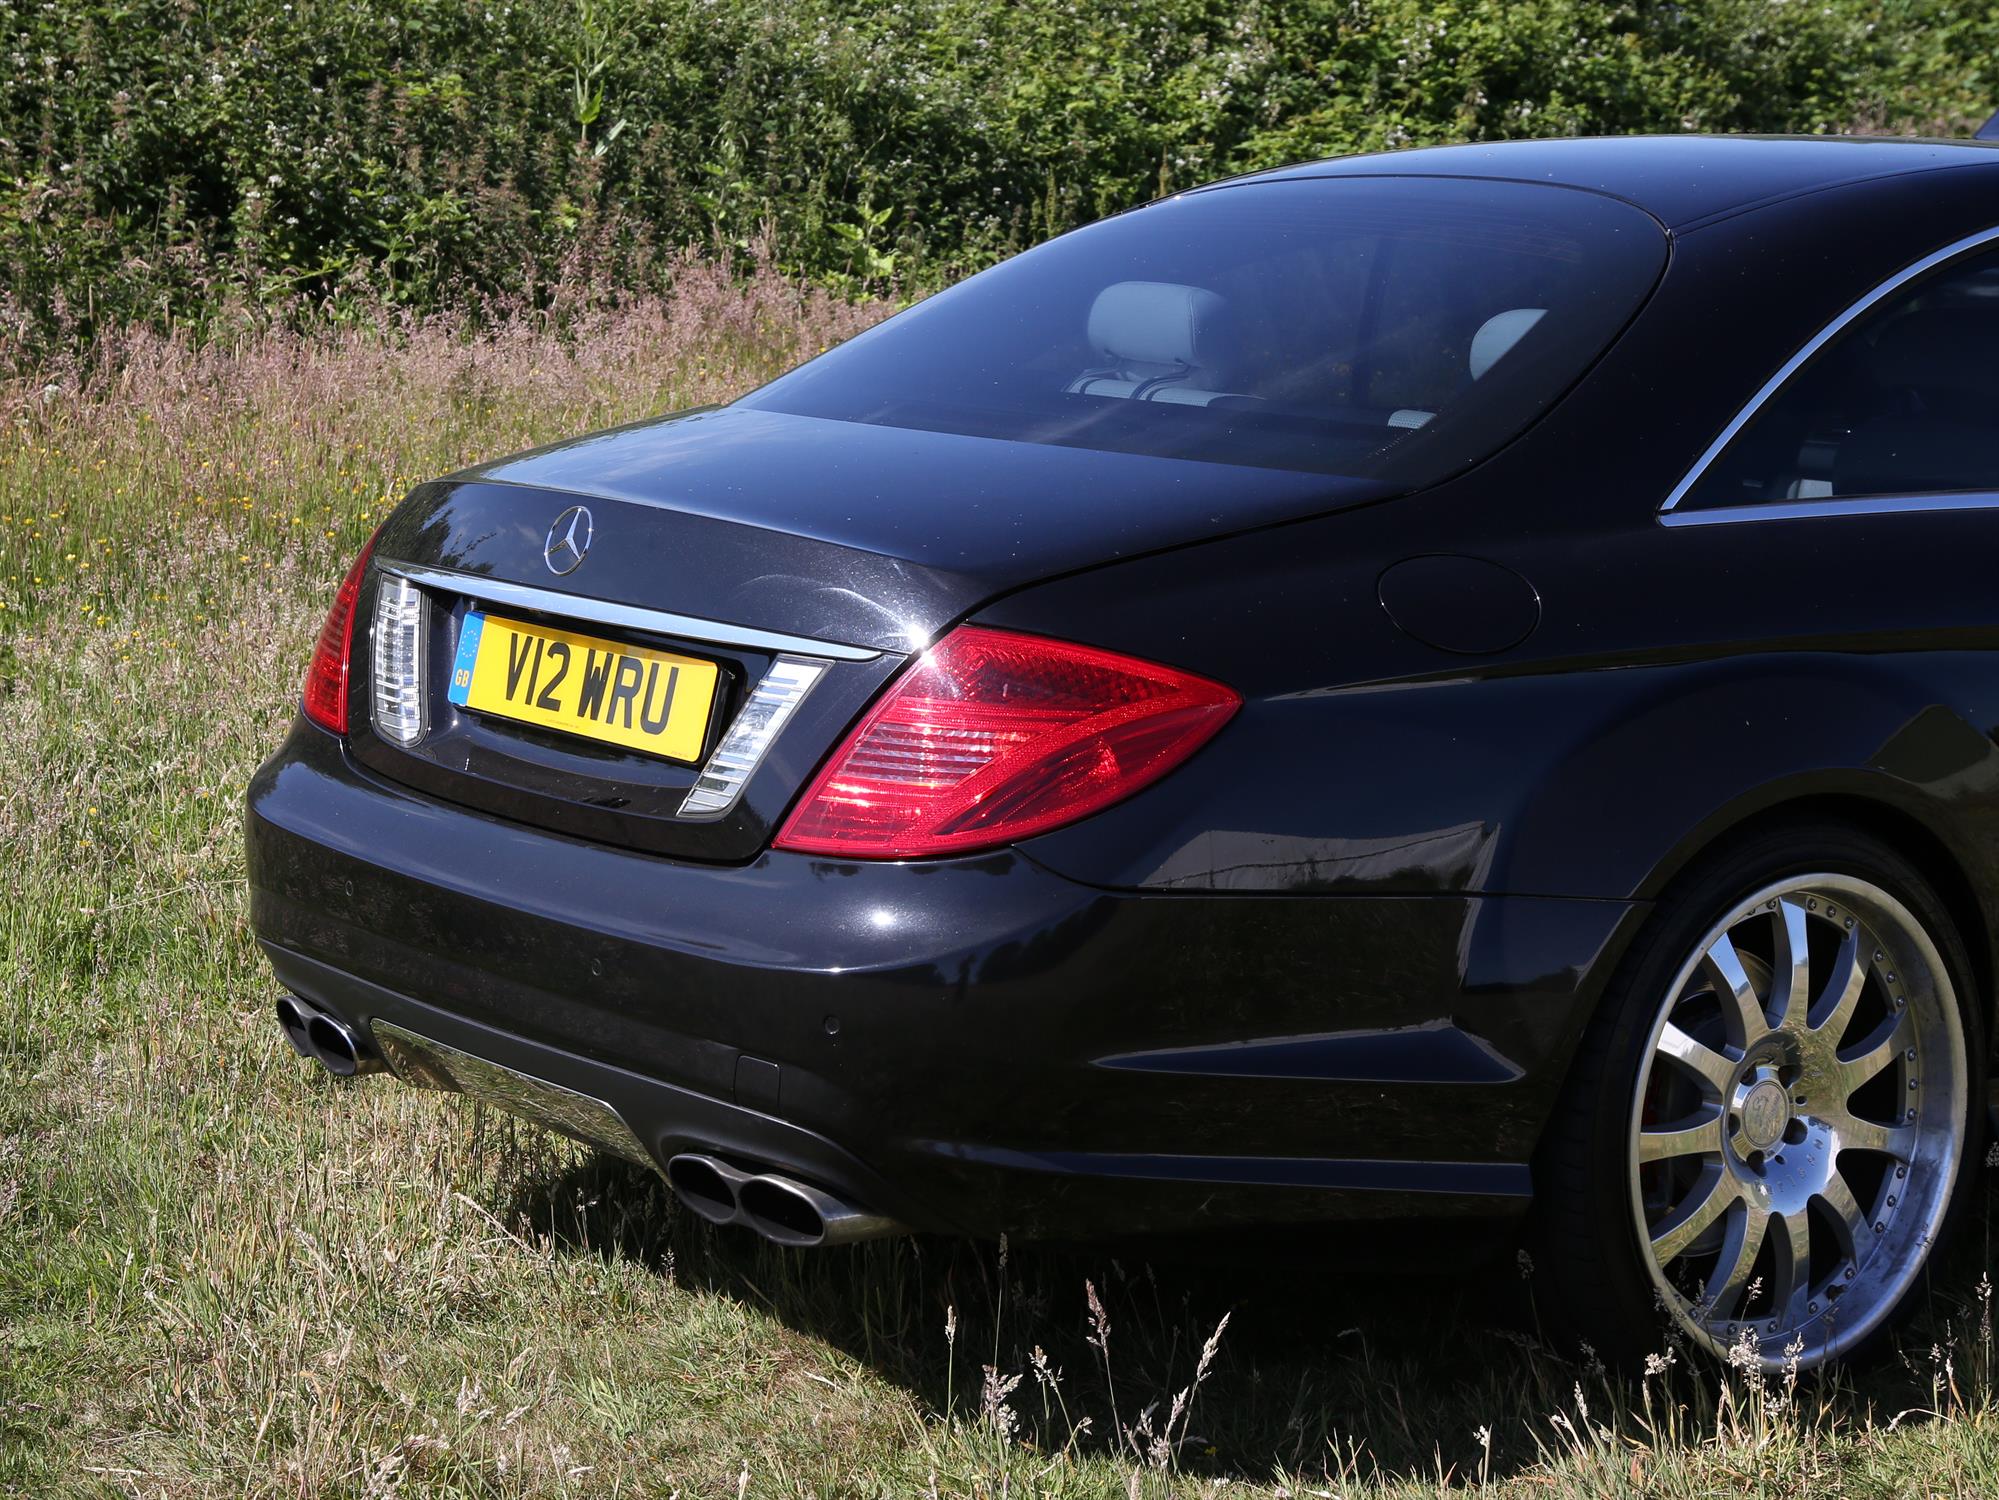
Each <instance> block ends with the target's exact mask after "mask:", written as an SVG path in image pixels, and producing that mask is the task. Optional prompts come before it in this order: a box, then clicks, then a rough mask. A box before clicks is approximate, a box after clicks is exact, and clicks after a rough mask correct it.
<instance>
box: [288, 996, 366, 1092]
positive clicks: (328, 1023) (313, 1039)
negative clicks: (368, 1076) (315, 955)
mask: <svg viewBox="0 0 1999 1500" xmlns="http://www.w3.org/2000/svg"><path fill="white" fill-rule="evenodd" d="M276 1011H277V1017H278V1028H279V1029H280V1030H281V1031H283V1032H284V1034H285V1040H286V1041H288V1042H290V1043H291V1044H292V1050H293V1051H295V1052H296V1053H298V1055H299V1056H300V1057H309V1058H311V1059H312V1060H313V1061H314V1062H316V1063H318V1064H319V1065H320V1066H321V1067H322V1068H324V1069H326V1071H327V1072H329V1073H332V1074H334V1075H335V1076H336V1077H340V1078H353V1077H355V1076H357V1075H358V1074H362V1073H376V1072H380V1071H381V1068H382V1056H381V1054H380V1053H379V1052H377V1051H376V1050H375V1049H374V1048H373V1047H372V1046H370V1045H369V1044H368V1042H367V1041H366V1040H364V1039H363V1038H362V1036H361V1034H360V1033H359V1032H358V1031H356V1030H355V1029H354V1028H353V1027H352V1026H350V1025H348V1024H347V1023H346V1022H345V1021H343V1020H341V1019H340V1017H338V1016H336V1015H334V1014H333V1012H331V1011H329V1010H322V1009H321V1008H320V1007H319V1006H317V1005H314V1004H313V1003H312V1002H311V1001H310V1000H307V999H305V998H303V997H302V996H299V995H289V994H287V995H280V996H278V1000H277V1006H276Z"/></svg>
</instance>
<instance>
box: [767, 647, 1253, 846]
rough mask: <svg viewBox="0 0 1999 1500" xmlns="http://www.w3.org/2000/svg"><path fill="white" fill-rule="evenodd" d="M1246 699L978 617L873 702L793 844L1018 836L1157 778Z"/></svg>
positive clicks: (808, 795)
mask: <svg viewBox="0 0 1999 1500" xmlns="http://www.w3.org/2000/svg"><path fill="white" fill-rule="evenodd" d="M1241 703H1242V699H1241V697H1240V696H1238V695H1237V694H1236V693H1235V692H1233V691H1232V690H1231V689H1229V688H1226V687H1223V686H1222V685H1221V684H1220V683H1218V682H1210V681H1209V680H1208V679H1207V678H1205V677H1195V676H1193V675H1191V674H1190V673H1186V672H1177V671H1175V670H1174V669H1173V668H1171V667H1162V666H1158V665H1156V664H1154V663H1152V662H1146V661H1135V660H1133V659H1132V658H1131V657H1128V656H1119V655H1117V654H1115V653H1114V652H1110V651H1099V650H1096V649H1095V648H1094V647H1090V646H1075V645H1070V644H1069V643H1068V642H1066V641H1051V640H1047V639H1045V638H1043V637H1041V636H1034V635H1016V634H1014V633H1013V632H1012V631H1007V630H988V629H984V628H982V627H979V626H971V625H968V626H965V627H963V628H961V629H958V630H954V631H952V632H951V633H950V634H949V635H947V636H946V637H944V639H943V640H942V641H939V642H938V643H937V645H935V646H934V647H932V648H931V649H930V651H929V652H928V653H926V654H925V655H924V657H923V659H922V660H921V661H919V662H917V663H916V664H915V666H913V667H911V668H910V669H909V670H908V671H907V672H906V673H905V674H904V675H903V676H902V677H901V678H900V679H899V680H898V681H897V682H896V683H895V685H894V686H893V687H891V688H890V689H889V691H888V693H887V694H886V695H885V696H884V697H883V698H882V700H881V701H880V702H879V703H877V704H876V705H875V706H874V707H873V708H872V709H870V710H869V711H868V714H867V716H866V717H865V718H863V719H862V720H861V722H860V723H859V725H857V726H856V727H855V729H854V731H853V733H852V734H850V735H848V736H847V740H846V743H845V744H843V745H841V746H840V748H839V749H838V750H837V751H835V752H834V754H833V758H832V759H831V760H830V761H828V762H827V763H826V765H825V767H824V768H823V769H822V770H821V771H820V772H819V775H818V776H817V777H816V778H814V780H813V782H812V785H811V786H810V787H808V788H807V789H806V792H805V796H804V798H803V800H801V801H800V802H799V804H798V807H797V809H796V810H795V811H793V813H792V815H791V817H790V819H789V820H788V821H787V822H786V823H785V825H784V827H783V829H782V830H781V831H780V832H779V833H778V836H777V847H778V848H780V849H793V850H798V851H800V852H803V853H808V854H836V855H841V856H843V857H845V858H849V859H908V858H912V857H915V856H918V855H926V854H959V853H964V852H965V851H967V850H971V849H986V848H991V847H993V846H994V845H996V844H1006V843H1011V842H1012V841H1013V840H1015V839H1021V838H1025V837H1027V836H1028V835H1029V834H1033V833H1040V832H1042V831H1044V830H1046V829H1049V828H1054V827H1056V826H1057V825H1058V824H1062V823H1072V822H1074V821H1075V820H1076V819H1078V818H1081V817H1084V816H1086V815H1087V814H1089V813H1093V812H1096V811H1097V810H1098V809H1099V808H1103V807H1107V806H1109V805H1110V804H1111V803H1113V802H1116V801H1118V800H1119V799H1120V798H1123V797H1128V796H1130V795H1131V794H1132V793H1133V792H1135V791H1137V790H1138V789H1139V788H1140V787H1142V786H1146V785H1148V784H1150V783H1151V782H1154V781H1157V780H1158V779H1159V778H1160V777H1161V776H1164V775H1165V774H1166V773H1167V772H1168V771H1170V770H1172V769H1173V768H1174V767H1175V766H1177V765H1179V764H1180V763H1181V762H1182V761H1184V760H1185V759H1186V758H1187V757H1188V756H1190V755H1192V754H1193V753H1194V752H1195V751H1196V750H1198V749H1199V748H1200V747H1201V746H1202V745H1203V744H1205V743H1206V742H1207V740H1208V739H1209V737H1210V736H1212V735H1213V734H1214V733H1215V731H1216V730H1218V729H1220V728H1221V727H1222V725H1224V724H1225V723H1227V722H1228V719H1229V716H1230V715H1231V714H1233V713H1234V712H1235V711H1236V709H1237V708H1238V707H1240V706H1241Z"/></svg>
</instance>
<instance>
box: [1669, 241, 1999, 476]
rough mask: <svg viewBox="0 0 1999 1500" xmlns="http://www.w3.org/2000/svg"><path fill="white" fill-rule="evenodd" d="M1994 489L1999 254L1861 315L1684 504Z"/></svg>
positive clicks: (1997, 469) (1998, 457)
mask: <svg viewBox="0 0 1999 1500" xmlns="http://www.w3.org/2000/svg"><path fill="white" fill-rule="evenodd" d="M1963 490H1974V491H1978V490H1992V491H1999V252H1988V253H1984V254H1980V255H1976V256H1974V257H1972V258H1970V259H1967V260H1961V261H1958V262H1956V263H1955V264H1953V265H1950V266H1947V267H1945V268H1944V269H1943V270H1941V271H1938V272H1936V273H1935V274H1933V275H1931V276H1929V277H1927V278H1925V279H1924V280H1922V281H1919V282H1917V283H1916V284H1915V285H1914V286H1913V287H1911V288H1909V289H1907V290H1904V291H1901V292H1898V293H1895V294H1893V295H1891V296H1889V297H1888V298H1886V299H1885V300H1884V301H1883V302H1882V303H1881V304H1880V305H1879V306H1876V307H1874V308H1872V309H1870V310H1869V311H1868V312H1867V313H1865V314H1864V315H1862V316H1861V317H1860V318H1858V319H1856V320H1855V321H1854V322H1853V323H1852V324H1850V325H1849V326H1848V327H1846V328H1845V329H1843V330H1841V332H1840V333H1839V334H1837V335H1836V336H1835V337H1834V338H1832V339H1831V340H1829V341H1828V342H1827V343H1826V344H1825V346H1824V347H1822V348H1821V349H1819V350H1818V351H1817V353H1816V354H1814V355H1813V356H1812V358H1811V359H1810V360H1809V361H1808V362H1807V363H1806V364H1805V365H1804V366H1803V367H1802V368H1801V369H1800V370H1799V372H1798V373H1797V374H1796V375H1794V376H1793V377H1792V378H1791V380H1790V382H1789V383H1788V384H1786V385H1784V386H1783V387H1781V388H1780V389H1779V390H1778V391H1777V393H1776V394H1775V395H1774V396H1772V397H1771V398H1770V399H1769V400H1768V401H1766V402H1765V403H1764V404H1763V406H1762V407H1761V409H1760V410H1758V411H1757V413H1756V414H1755V416H1753V417H1752V418H1751V419H1750V420H1749V421H1748V422H1747V423H1746V424H1745V425H1744V426H1743V428H1742V430H1741V431H1740V432H1738V433H1737V434H1736V435H1735V437H1734V438H1733V440H1731V441H1730V443H1729V444H1728V446H1727V447H1726V448H1724V449H1723V450H1722V451H1721V453H1720V455H1719V456H1718V457H1717V458H1716V459H1715V460H1714V462H1713V463H1711V464H1710V465H1709V466H1708V467H1707V469H1706V470H1705V471H1704V472H1703V473H1702V474H1701V475H1700V477H1699V478H1698V479H1696V480H1695V481H1694V484H1693V486H1692V487H1691V488H1690V489H1689V490H1688V491H1687V493H1686V495H1685V496H1684V497H1683V498H1682V499H1681V501H1680V503H1679V508H1680V509H1682V510H1692V509H1709V508H1713V507H1716V506H1734V505H1756V504H1761V503H1764V502H1767V501H1781V500H1814V499H1841V498H1851V497H1857V496H1863V495H1924V494H1938V493H1948V492H1951V491H1963Z"/></svg>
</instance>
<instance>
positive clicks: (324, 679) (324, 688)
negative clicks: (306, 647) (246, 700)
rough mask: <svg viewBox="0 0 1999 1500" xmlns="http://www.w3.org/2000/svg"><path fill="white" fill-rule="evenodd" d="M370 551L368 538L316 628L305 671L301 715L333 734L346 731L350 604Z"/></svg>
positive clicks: (351, 624)
mask: <svg viewBox="0 0 1999 1500" xmlns="http://www.w3.org/2000/svg"><path fill="white" fill-rule="evenodd" d="M374 550H375V538H374V537H372V536H371V537H369V538H368V542H367V545H366V546H364V547H362V549H361V555H360V556H359V557H357V558H355V559H354V566H353V567H351V568H349V569H348V570H347V576H346V577H345V578H343V579H342V580H341V581H340V589H339V592H337V593H336V594H334V596H333V608H331V609H329V610H328V611H327V612H326V623H325V624H324V625H322V626H320V627H319V645H318V646H317V647H315V648H314V650H313V653H312V665H311V666H309V667H307V668H306V669H305V716H306V717H307V718H308V719H310V720H312V722H313V723H315V724H317V725H318V726H319V727H320V728H321V729H330V730H332V731H333V732H334V733H335V734H345V733H346V732H347V667H348V663H349V662H350V661H351V660H352V658H353V655H354V604H355V601H356V600H357V599H359V598H360V597H361V575H362V574H363V573H365V572H366V571H367V570H368V554H369V553H371V552H373V551H374Z"/></svg>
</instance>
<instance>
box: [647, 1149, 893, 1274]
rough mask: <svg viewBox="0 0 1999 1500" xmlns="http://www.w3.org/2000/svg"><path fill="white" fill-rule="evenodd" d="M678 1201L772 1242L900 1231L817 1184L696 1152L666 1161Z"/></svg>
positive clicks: (844, 1239)
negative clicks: (746, 1168)
mask: <svg viewBox="0 0 1999 1500" xmlns="http://www.w3.org/2000/svg"><path fill="white" fill-rule="evenodd" d="M666 1180H667V1182H668V1184H670V1185H671V1186H672V1188H673V1191H674V1193H675V1194H676V1195H677V1196H678V1197H679V1199H680V1201H681V1202H682V1203H684V1204H686V1205H687V1206H688V1207H689V1208H690V1209H692V1210H693V1211H694V1212H695V1213H697V1214H699V1215H700V1216H701V1217H702V1218H704V1219H706V1220H707V1221H708V1222H709V1223H711V1224H741V1225H743V1226H745V1227H746V1228H749V1229H754V1230H755V1231H756V1232H757V1233H758V1234H760V1235H762V1236H763V1237H764V1238H765V1239H767V1240H769V1241H770V1242H771V1243H772V1244H774V1245H785V1246H788V1247H791V1248H793V1249H801V1250H804V1249H813V1248H816V1247H817V1246H820V1245H850V1244H853V1243H855V1242H856V1241H859V1240H873V1239H881V1238H883V1237H885V1236H888V1235H893V1234H901V1233H903V1232H904V1231H903V1228H902V1226H901V1225H900V1224H898V1223H896V1222H895V1221H894V1220H893V1219H887V1218H883V1217H882V1216H881V1215H880V1214H873V1213H869V1212H867V1211H866V1210H865V1209H859V1208H856V1207H854V1206H853V1205H852V1204H850V1203H846V1202H844V1201H842V1200H841V1199H839V1198H836V1197H835V1196H834V1195H833V1194H831V1193H829V1192H827V1191H825V1190H824V1189H823V1188H816V1187H813V1186H812V1185H811V1184H810V1183H804V1182H799V1181H796V1180H795V1179H793V1178H790V1177H784V1176H780V1175H779V1174H777V1173H775V1172H756V1173H752V1172H744V1171H742V1170H740V1169H738V1168H736V1167H732V1166H730V1165H729V1164H728V1163H727V1162H725V1161H721V1160H719V1159H717V1158H716V1157H713V1156H704V1155H701V1154H700V1153H698V1152H688V1153H684V1154H682V1155H680V1156H676V1157H674V1158H673V1159H672V1160H670V1161H669V1162H667V1164H666Z"/></svg>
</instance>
